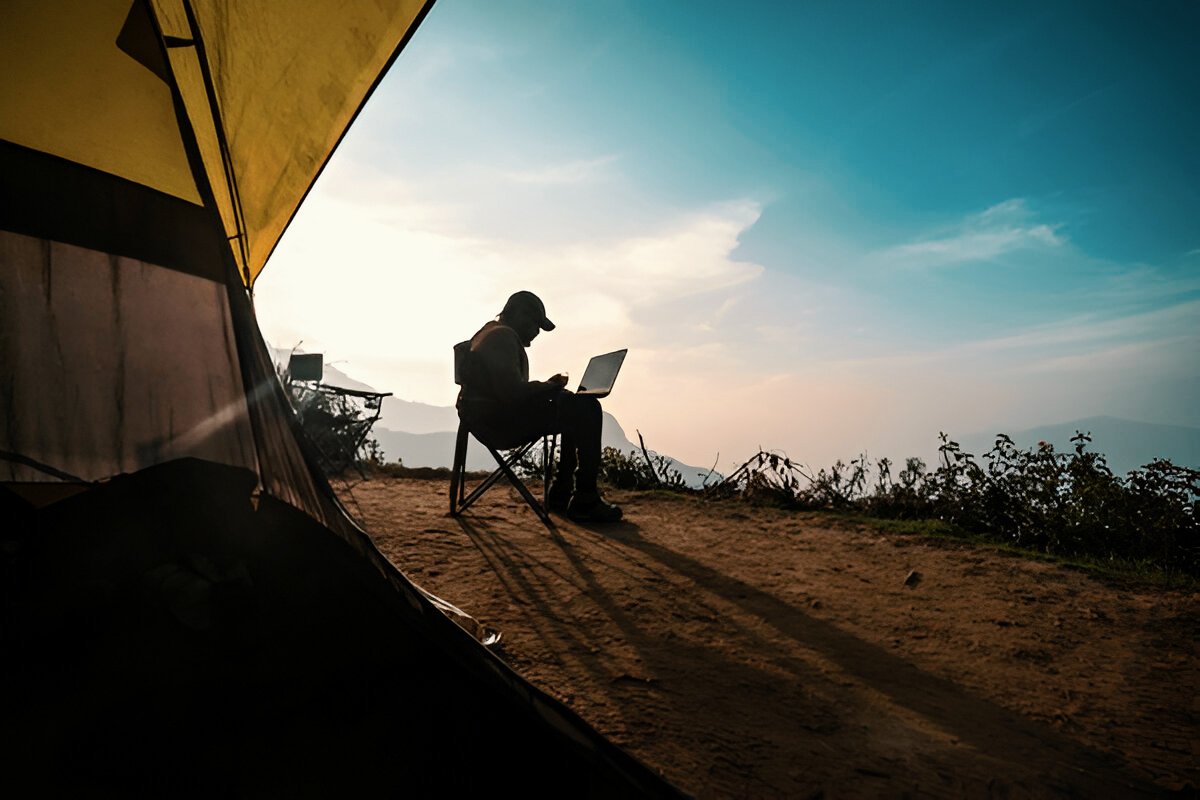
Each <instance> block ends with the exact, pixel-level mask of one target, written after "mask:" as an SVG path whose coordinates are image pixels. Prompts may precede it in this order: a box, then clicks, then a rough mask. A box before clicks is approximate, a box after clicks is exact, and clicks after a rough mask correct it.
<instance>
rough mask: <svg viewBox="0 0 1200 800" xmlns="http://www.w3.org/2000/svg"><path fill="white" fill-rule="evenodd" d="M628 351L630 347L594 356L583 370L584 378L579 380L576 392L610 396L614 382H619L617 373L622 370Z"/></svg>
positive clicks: (587, 394)
mask: <svg viewBox="0 0 1200 800" xmlns="http://www.w3.org/2000/svg"><path fill="white" fill-rule="evenodd" d="M628 352H629V350H628V349H626V350H614V351H613V352H611V353H605V354H604V355H602V356H595V357H594V358H592V360H591V361H589V362H588V365H587V369H586V370H584V372H583V380H581V381H580V382H579V388H578V389H576V390H575V394H581V395H583V396H585V397H608V395H609V393H610V392H611V391H612V388H613V384H614V383H616V382H617V373H618V372H620V371H621V364H623V363H625V354H626V353H628Z"/></svg>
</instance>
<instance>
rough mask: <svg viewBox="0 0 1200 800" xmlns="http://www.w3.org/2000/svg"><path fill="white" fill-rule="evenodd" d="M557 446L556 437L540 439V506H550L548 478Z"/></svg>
mask: <svg viewBox="0 0 1200 800" xmlns="http://www.w3.org/2000/svg"><path fill="white" fill-rule="evenodd" d="M557 445H558V435H557V434H554V433H551V434H547V435H546V436H545V437H544V438H543V439H542V505H543V506H547V507H548V506H549V505H550V476H551V475H552V474H553V473H554V455H555V450H556V449H557Z"/></svg>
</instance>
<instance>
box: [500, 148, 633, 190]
mask: <svg viewBox="0 0 1200 800" xmlns="http://www.w3.org/2000/svg"><path fill="white" fill-rule="evenodd" d="M616 161H617V157H616V156H615V155H607V156H600V157H598V158H586V159H577V160H574V161H564V162H560V163H557V164H546V165H542V166H539V167H529V168H526V169H517V170H500V171H499V172H498V175H499V177H500V178H502V179H504V180H509V181H512V182H514V183H527V184H533V185H535V186H564V185H565V186H574V185H579V184H586V183H595V182H598V181H603V180H608V179H610V178H611V177H612V175H611V170H609V167H610V166H611V165H612V164H614V163H615V162H616Z"/></svg>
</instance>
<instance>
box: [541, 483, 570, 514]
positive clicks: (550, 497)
mask: <svg viewBox="0 0 1200 800" xmlns="http://www.w3.org/2000/svg"><path fill="white" fill-rule="evenodd" d="M573 491H574V489H573V487H572V485H571V484H569V483H563V482H561V481H555V482H554V483H552V484H550V491H549V492H547V493H546V510H547V511H549V512H550V513H551V514H559V515H561V516H566V513H567V508H568V507H569V506H570V505H571V494H572V492H573Z"/></svg>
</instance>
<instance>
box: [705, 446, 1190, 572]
mask: <svg viewBox="0 0 1200 800" xmlns="http://www.w3.org/2000/svg"><path fill="white" fill-rule="evenodd" d="M939 439H940V442H941V444H940V446H939V448H938V455H939V461H940V464H939V465H938V467H937V469H935V470H933V471H932V472H930V471H928V469H927V467H926V465H925V463H924V462H923V461H921V460H920V459H917V458H910V459H908V460H907V461H906V462H905V466H904V469H902V470H900V472H899V473H898V474H897V475H896V476H895V477H894V478H893V476H892V462H891V461H890V460H889V459H886V458H884V459H880V460H879V461H878V462H876V464H875V466H874V470H873V472H874V476H873V480H872V468H871V465H870V462H869V461H868V460H867V458H866V456H865V455H863V456H859V457H858V458H856V459H853V460H851V461H850V462H849V463H848V464H847V463H844V462H842V461H840V460H839V461H838V462H836V463H835V464H834V465H833V466H832V467H830V468H828V469H821V470H819V471H817V472H816V473H815V474H814V473H812V471H811V470H809V469H808V468H807V467H805V466H803V465H801V464H799V463H797V462H795V461H793V460H791V459H790V458H788V457H787V456H785V455H783V454H781V453H773V452H768V451H760V452H758V453H757V454H755V455H754V456H752V457H751V458H750V459H749V460H748V461H746V463H744V464H742V466H740V467H739V468H738V469H736V470H735V471H734V472H732V473H731V474H730V475H729V476H728V477H727V478H725V479H724V480H722V481H720V482H719V483H717V484H715V485H713V486H711V487H708V488H706V489H705V490H704V493H705V495H706V496H708V497H712V498H739V499H742V500H747V501H752V502H760V503H764V502H765V503H769V504H772V505H780V506H784V507H789V508H802V509H825V510H832V511H843V512H853V513H860V514H865V515H868V516H873V517H880V518H886V519H908V520H918V519H927V520H941V521H943V522H945V523H949V524H950V525H952V526H954V527H955V528H957V529H959V530H964V531H970V532H972V533H976V534H980V535H983V536H985V537H988V538H991V539H994V540H997V541H1001V542H1004V543H1007V544H1012V545H1016V546H1018V547H1022V548H1026V549H1032V550H1037V551H1039V552H1044V553H1049V554H1054V555H1061V556H1084V557H1090V558H1099V559H1108V560H1128V561H1136V562H1143V563H1146V562H1148V563H1153V564H1156V565H1157V566H1158V567H1160V568H1161V569H1164V570H1167V571H1169V572H1182V573H1186V574H1190V575H1200V471H1197V470H1193V469H1188V468H1187V467H1181V466H1178V465H1175V464H1172V463H1171V462H1169V461H1165V460H1161V459H1156V460H1154V461H1153V462H1152V463H1150V464H1147V465H1146V466H1144V467H1142V468H1141V469H1137V470H1134V471H1132V472H1130V473H1129V475H1128V476H1126V477H1125V478H1120V477H1118V476H1116V475H1114V474H1113V472H1112V470H1111V469H1109V467H1108V464H1107V462H1106V460H1105V458H1104V456H1103V455H1102V454H1100V453H1096V452H1093V451H1091V450H1090V449H1089V446H1090V445H1091V442H1092V439H1091V435H1090V434H1088V433H1085V432H1081V431H1077V432H1076V434H1075V436H1074V437H1073V438H1072V439H1071V443H1072V448H1073V452H1070V453H1058V452H1055V450H1054V448H1053V446H1052V445H1050V444H1048V443H1046V442H1040V443H1039V444H1038V445H1037V446H1036V447H1034V448H1031V449H1029V450H1021V449H1019V448H1017V447H1016V445H1015V444H1014V443H1013V441H1012V439H1011V438H1010V437H1009V436H1007V435H1005V434H1000V435H998V436H997V437H996V443H995V445H994V446H993V448H992V449H991V450H990V451H989V452H987V453H985V454H983V456H982V457H981V458H982V462H983V463H982V464H980V463H979V462H977V461H976V460H975V456H974V455H972V454H971V453H967V452H964V451H963V450H962V448H961V447H960V446H959V444H958V443H957V442H955V441H953V440H952V439H950V437H949V436H947V435H946V434H945V433H942V434H940V435H939Z"/></svg>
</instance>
